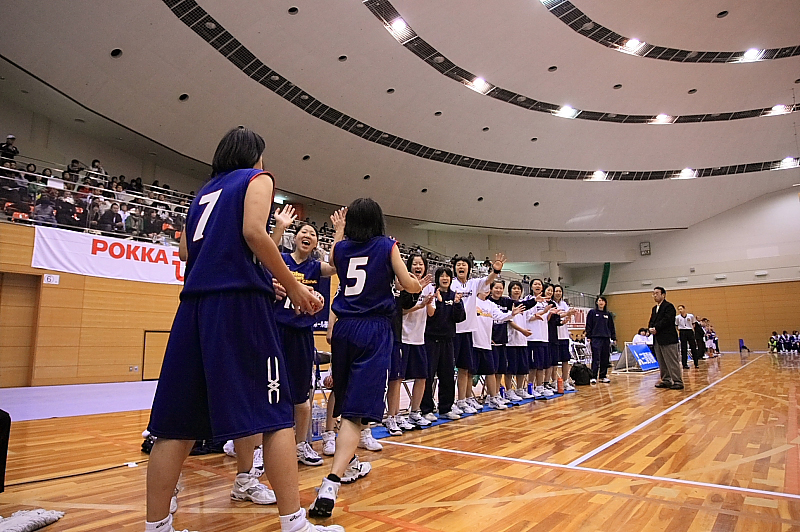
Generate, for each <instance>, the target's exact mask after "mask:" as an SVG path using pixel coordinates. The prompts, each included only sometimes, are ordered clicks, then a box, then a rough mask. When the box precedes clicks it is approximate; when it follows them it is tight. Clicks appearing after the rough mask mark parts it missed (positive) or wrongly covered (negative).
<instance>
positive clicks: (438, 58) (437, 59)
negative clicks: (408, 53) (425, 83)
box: [433, 55, 444, 65]
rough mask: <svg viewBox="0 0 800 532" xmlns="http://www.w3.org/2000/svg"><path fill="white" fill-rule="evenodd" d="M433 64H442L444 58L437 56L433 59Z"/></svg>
mask: <svg viewBox="0 0 800 532" xmlns="http://www.w3.org/2000/svg"><path fill="white" fill-rule="evenodd" d="M433 62H434V63H436V64H437V65H439V64H441V63H444V57H442V56H441V55H437V56H436V57H434V58H433Z"/></svg>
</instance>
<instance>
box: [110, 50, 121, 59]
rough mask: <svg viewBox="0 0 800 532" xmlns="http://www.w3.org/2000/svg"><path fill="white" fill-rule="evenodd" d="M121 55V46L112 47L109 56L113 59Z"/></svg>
mask: <svg viewBox="0 0 800 532" xmlns="http://www.w3.org/2000/svg"><path fill="white" fill-rule="evenodd" d="M121 56H122V49H121V48H114V49H113V50H111V57H113V58H114V59H116V58H118V57H121Z"/></svg>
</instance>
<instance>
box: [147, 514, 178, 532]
mask: <svg viewBox="0 0 800 532" xmlns="http://www.w3.org/2000/svg"><path fill="white" fill-rule="evenodd" d="M144 530H145V532H151V531H158V532H172V516H171V515H168V516H166V517H165V518H164V519H162V520H161V521H156V522H155V523H151V522H150V521H145V522H144Z"/></svg>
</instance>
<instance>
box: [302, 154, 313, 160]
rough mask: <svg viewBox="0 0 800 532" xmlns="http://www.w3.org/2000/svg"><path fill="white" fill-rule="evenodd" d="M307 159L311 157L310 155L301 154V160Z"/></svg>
mask: <svg viewBox="0 0 800 532" xmlns="http://www.w3.org/2000/svg"><path fill="white" fill-rule="evenodd" d="M309 159H311V156H310V155H303V160H304V161H307V160H309Z"/></svg>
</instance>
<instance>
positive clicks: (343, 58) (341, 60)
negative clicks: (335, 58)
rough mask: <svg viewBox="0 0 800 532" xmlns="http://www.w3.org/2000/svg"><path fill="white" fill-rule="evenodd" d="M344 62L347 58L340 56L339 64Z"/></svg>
mask: <svg viewBox="0 0 800 532" xmlns="http://www.w3.org/2000/svg"><path fill="white" fill-rule="evenodd" d="M345 61H347V56H346V55H340V56H339V62H341V63H344V62H345Z"/></svg>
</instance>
